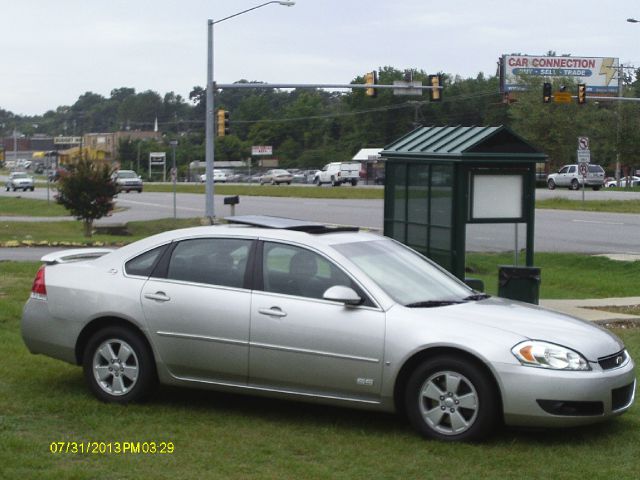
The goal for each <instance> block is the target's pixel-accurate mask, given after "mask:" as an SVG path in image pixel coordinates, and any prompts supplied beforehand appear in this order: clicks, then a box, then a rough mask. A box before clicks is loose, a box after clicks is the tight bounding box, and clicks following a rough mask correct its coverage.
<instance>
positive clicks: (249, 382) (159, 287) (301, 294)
mask: <svg viewBox="0 0 640 480" xmlns="http://www.w3.org/2000/svg"><path fill="white" fill-rule="evenodd" d="M232 220H233V221H234V222H235V224H230V225H219V226H209V227H197V228H191V229H185V230H176V231H171V232H165V233H162V234H159V235H155V236H153V237H149V238H147V239H145V240H141V241H138V242H135V243H133V244H131V245H128V246H126V247H123V248H120V249H118V250H115V251H110V250H104V249H93V250H75V251H65V252H58V253H54V254H50V255H47V256H45V257H44V258H43V261H44V262H45V264H44V265H43V266H42V267H41V268H40V270H39V271H38V273H37V275H36V278H35V280H34V283H33V289H32V292H31V296H30V298H29V300H28V301H27V304H26V305H25V308H24V313H23V318H22V335H23V338H24V341H25V343H26V345H27V347H28V348H29V350H30V351H31V352H33V353H39V354H44V355H48V356H50V357H54V358H57V359H60V360H64V361H67V362H70V363H73V364H78V365H82V366H83V369H84V376H85V378H86V382H87V384H88V386H89V388H90V389H91V391H92V392H93V393H94V394H95V395H96V397H97V398H99V399H100V400H103V401H107V402H115V403H127V402H131V401H135V400H139V399H142V398H144V397H145V396H147V395H149V393H150V392H151V391H153V388H154V386H155V385H156V384H157V383H158V382H159V383H162V384H167V385H182V386H192V387H200V388H211V389H214V390H225V391H235V392H247V393H252V394H257V395H267V396H277V397H282V398H293V399H299V400H307V401H318V402H324V403H328V404H333V405H344V406H350V407H361V408H367V409H376V410H382V411H402V412H405V413H406V415H407V416H408V418H409V419H410V421H411V423H412V424H413V426H414V427H415V428H416V429H417V430H418V432H420V433H421V434H423V435H424V436H426V437H429V438H436V439H441V440H470V439H477V438H482V437H484V436H486V435H488V434H489V433H490V432H492V431H493V430H494V428H495V427H496V426H497V425H499V424H500V423H501V422H505V423H506V424H508V425H533V426H548V427H560V426H573V425H583V424H588V423H592V422H597V421H602V420H605V419H608V418H611V417H613V416H615V415H618V414H621V413H623V412H625V411H626V410H627V409H629V407H630V406H631V404H632V403H633V400H634V393H635V382H636V380H635V373H634V363H633V361H632V359H631V358H630V356H629V355H628V353H627V351H626V350H625V347H624V345H623V344H622V342H621V341H620V340H619V339H618V338H617V337H616V336H614V335H613V334H611V333H609V332H608V331H606V330H604V329H601V328H599V327H597V326H594V325H591V324H589V323H586V322H583V321H580V320H577V319H574V318H571V317H568V316H565V315H561V314H559V313H553V312H550V311H547V310H544V309H542V308H539V307H535V306H531V305H527V304H523V303H518V302H514V301H508V300H505V299H501V298H491V297H489V296H488V295H485V294H481V293H478V292H476V291H473V290H471V289H469V288H468V287H467V286H466V285H464V284H463V283H461V282H460V281H458V280H457V279H456V278H454V277H452V276H451V275H449V274H448V273H447V272H445V271H444V270H442V269H441V268H439V267H438V266H436V265H435V264H434V263H432V262H431V261H429V260H428V259H426V258H424V257H423V256H421V255H419V254H418V253H416V252H415V251H413V250H411V249H409V248H407V247H405V246H403V245H401V244H399V243H397V242H395V241H393V240H391V239H388V238H384V237H380V236H377V235H374V234H371V233H363V232H358V231H355V230H352V229H344V228H337V229H336V228H331V227H327V226H325V225H320V224H316V223H309V222H302V221H295V220H289V219H279V218H274V217H259V216H257V217H236V218H234V219H232Z"/></svg>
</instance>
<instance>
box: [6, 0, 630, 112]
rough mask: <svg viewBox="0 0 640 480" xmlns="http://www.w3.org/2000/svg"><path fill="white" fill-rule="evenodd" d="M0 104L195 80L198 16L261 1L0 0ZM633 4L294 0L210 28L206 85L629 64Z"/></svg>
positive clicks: (622, 0) (48, 104) (14, 107)
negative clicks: (574, 62)
mask: <svg viewBox="0 0 640 480" xmlns="http://www.w3.org/2000/svg"><path fill="white" fill-rule="evenodd" d="M2 3H3V4H2V8H1V9H0V12H1V18H2V22H0V45H2V47H3V48H2V66H3V68H2V70H1V71H0V108H4V109H5V110H9V111H12V112H13V113H16V114H20V115H35V114H42V113H44V112H46V111H47V110H51V109H55V108H57V107H58V106H61V105H71V104H73V103H74V102H75V101H76V100H77V98H78V97H79V96H80V95H81V94H83V93H85V92H87V91H91V92H95V93H99V94H101V95H104V96H105V97H108V96H109V94H110V92H111V90H112V89H114V88H119V87H133V88H135V89H136V91H137V92H140V91H144V90H154V91H156V92H158V93H160V94H161V95H164V93H166V92H169V91H174V92H176V93H178V94H180V95H182V96H183V97H185V98H187V99H188V95H189V92H190V91H191V89H192V88H193V87H194V86H196V85H199V86H204V85H205V83H206V65H207V63H206V61H207V53H206V41H207V40H206V39H207V19H208V18H212V19H214V20H215V19H220V18H223V17H226V16H229V15H232V14H234V13H237V12H239V11H241V10H244V9H246V8H250V7H253V6H255V5H259V4H260V3H262V2H261V0H180V1H178V0H126V1H125V0H107V1H105V0H102V1H98V0H58V1H52V0H7V1H4V2H2ZM628 17H636V18H638V19H640V2H638V1H637V0H618V1H615V2H603V1H602V0H598V1H595V0H576V1H574V0H563V1H548V0H535V1H522V0H511V1H503V0H460V1H456V0H448V1H446V0H396V1H391V0H297V1H296V5H295V6H293V7H283V6H280V5H277V4H274V5H268V6H266V7H264V8H261V9H259V10H256V11H253V12H249V13H247V14H245V15H242V16H240V17H236V18H233V19H230V20H228V21H225V22H222V23H220V24H218V25H216V27H215V41H214V44H215V50H214V52H215V53H214V58H215V60H214V61H215V68H214V71H215V80H216V81H217V82H219V83H232V82H234V81H237V80H239V79H247V80H261V81H266V82H272V83H275V82H291V83H349V81H351V80H352V79H353V78H354V77H356V76H357V75H361V74H363V73H365V72H367V71H371V70H373V69H377V68H378V67H380V66H385V65H390V66H393V67H396V68H399V69H404V68H410V67H411V68H418V69H423V70H425V71H426V72H428V73H436V72H438V71H444V72H447V73H451V74H459V75H461V76H463V77H475V76H476V75H477V74H478V73H479V72H484V73H486V74H487V75H494V74H495V72H496V61H497V60H498V58H499V56H500V55H502V54H505V53H512V52H520V53H527V54H530V55H540V54H544V53H546V52H547V51H549V50H555V51H556V52H557V53H558V54H562V53H570V54H572V55H574V56H594V57H600V56H602V57H617V58H619V59H620V62H622V63H624V64H627V63H629V64H633V65H635V66H640V23H639V24H632V23H627V22H626V19H627V18H628Z"/></svg>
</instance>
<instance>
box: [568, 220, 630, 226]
mask: <svg viewBox="0 0 640 480" xmlns="http://www.w3.org/2000/svg"><path fill="white" fill-rule="evenodd" d="M571 221H572V222H576V223H598V224H600V225H624V222H598V221H595V220H576V219H574V220H571Z"/></svg>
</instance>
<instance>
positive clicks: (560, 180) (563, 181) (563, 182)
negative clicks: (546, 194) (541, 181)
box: [556, 166, 569, 187]
mask: <svg viewBox="0 0 640 480" xmlns="http://www.w3.org/2000/svg"><path fill="white" fill-rule="evenodd" d="M568 171H569V167H568V166H565V167H562V168H561V169H560V171H559V172H558V175H556V185H558V186H559V187H567V186H569V179H568V178H567V172H568Z"/></svg>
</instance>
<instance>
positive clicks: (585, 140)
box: [578, 137, 589, 150]
mask: <svg viewBox="0 0 640 480" xmlns="http://www.w3.org/2000/svg"><path fill="white" fill-rule="evenodd" d="M578 150H589V137H578Z"/></svg>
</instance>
